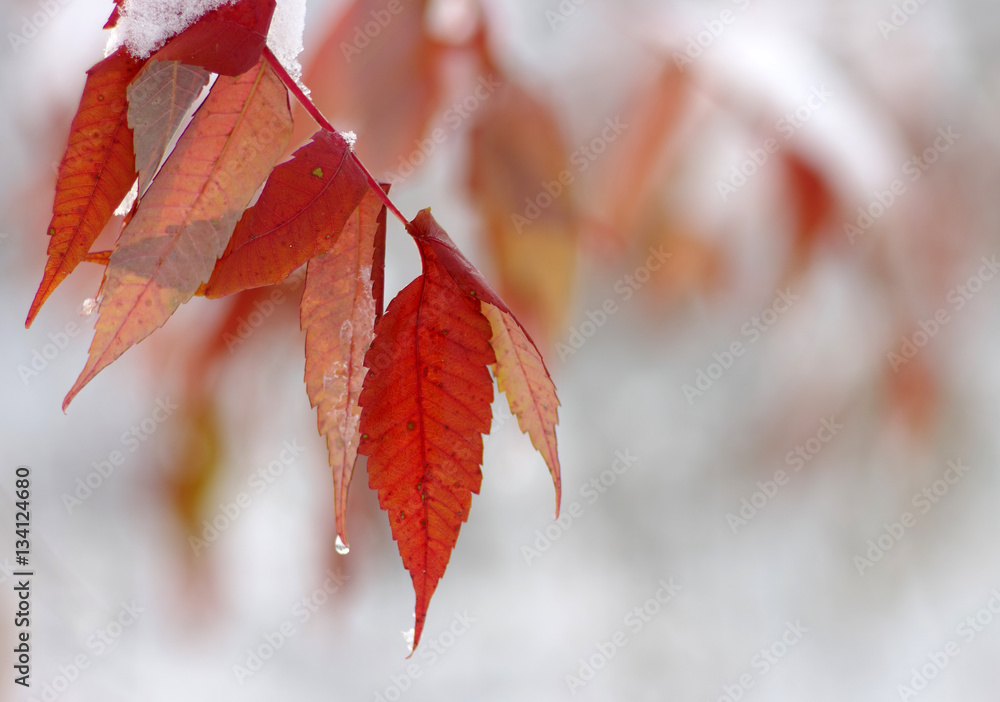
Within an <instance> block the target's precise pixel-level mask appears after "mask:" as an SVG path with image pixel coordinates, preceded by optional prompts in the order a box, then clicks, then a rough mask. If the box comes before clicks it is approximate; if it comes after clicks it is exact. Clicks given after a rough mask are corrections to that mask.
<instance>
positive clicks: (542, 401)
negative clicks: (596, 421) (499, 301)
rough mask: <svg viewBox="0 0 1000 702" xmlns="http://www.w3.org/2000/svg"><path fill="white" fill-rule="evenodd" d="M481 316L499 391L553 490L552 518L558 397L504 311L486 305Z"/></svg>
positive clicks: (534, 352) (535, 354)
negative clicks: (486, 324)
mask: <svg viewBox="0 0 1000 702" xmlns="http://www.w3.org/2000/svg"><path fill="white" fill-rule="evenodd" d="M482 310H483V314H484V315H485V316H486V318H487V319H488V320H490V326H491V327H492V328H493V338H492V339H491V340H490V345H491V346H492V347H493V351H494V352H495V353H496V357H497V362H496V364H495V365H494V366H493V374H494V375H495V376H496V378H497V386H498V387H499V388H500V392H502V393H504V394H505V395H506V396H507V404H508V405H510V411H511V413H513V414H514V416H515V417H517V424H518V426H519V427H521V431H522V432H524V433H525V434H527V435H528V436H529V437H530V438H531V445H532V446H534V447H535V449H536V450H537V451H538V452H539V453H540V454H542V458H544V459H545V464H546V465H547V466H548V467H549V473H550V474H551V475H552V483H553V485H555V488H556V519H558V518H559V505H560V503H561V501H562V478H561V477H560V475H559V452H558V449H557V447H556V424H558V423H559V398H558V397H556V386H555V385H554V384H553V383H552V379H551V378H550V377H549V372H548V370H547V369H546V368H545V362H544V361H543V360H542V356H541V354H540V353H538V349H536V348H535V345H534V344H533V343H532V342H531V339H529V338H528V337H527V335H525V333H524V330H523V329H521V326H520V325H519V324H518V323H517V321H516V320H515V319H514V318H513V317H512V316H511V315H510V314H509V313H507V312H504V311H503V310H501V309H500V308H499V307H496V306H495V305H491V304H490V303H488V302H485V301H484V302H483V303H482Z"/></svg>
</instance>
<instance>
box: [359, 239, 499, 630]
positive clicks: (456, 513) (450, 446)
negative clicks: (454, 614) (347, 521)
mask: <svg viewBox="0 0 1000 702" xmlns="http://www.w3.org/2000/svg"><path fill="white" fill-rule="evenodd" d="M418 245H419V247H420V253H421V257H422V258H423V266H424V270H423V275H421V276H420V277H419V278H417V279H416V280H414V281H413V282H412V283H410V284H409V285H408V286H406V288H404V289H403V291H402V292H400V293H399V295H398V296H397V297H396V299H394V300H393V301H392V302H391V303H390V304H389V308H388V309H387V310H386V313H385V315H384V316H383V317H382V319H381V320H380V321H379V323H378V324H377V325H376V328H375V341H374V343H373V344H372V347H371V349H370V350H369V352H368V354H367V355H366V356H365V365H366V366H367V367H368V368H370V369H371V370H370V372H369V373H368V376H367V377H366V378H365V382H364V389H363V390H362V392H361V398H360V404H361V407H362V412H361V431H362V436H361V445H360V447H359V452H360V453H361V454H364V455H367V456H368V457H369V458H368V478H369V485H370V486H371V487H372V488H373V489H377V490H378V496H379V504H380V505H381V506H382V509H384V510H386V511H387V512H388V514H389V523H390V526H391V528H392V535H393V538H394V539H395V540H396V542H397V545H398V547H399V553H400V555H401V556H402V558H403V564H404V565H405V566H406V569H407V570H408V571H409V572H410V577H411V578H412V580H413V587H414V590H415V593H416V608H415V612H414V617H415V619H416V623H415V626H414V637H413V647H414V650H415V649H416V646H417V644H418V643H419V642H420V635H421V632H422V631H423V628H424V621H425V619H426V617H427V607H428V604H429V602H430V599H431V595H433V593H434V590H435V588H436V587H437V584H438V582H439V581H440V579H441V576H442V575H444V571H445V568H446V566H447V565H448V560H449V559H450V557H451V551H452V549H453V548H454V546H455V543H456V541H457V539H458V532H459V529H460V528H461V525H462V522H464V521H465V520H466V519H467V518H468V516H469V508H470V507H471V505H472V493H478V492H479V488H480V485H481V483H482V472H481V470H480V464H481V463H482V458H483V437H482V435H483V434H484V433H486V432H489V430H490V421H491V419H492V411H491V408H490V404H491V402H492V400H493V382H492V380H491V379H490V374H489V370H488V369H487V366H488V365H489V364H491V363H493V362H494V361H495V360H496V357H495V356H494V354H493V351H492V349H491V348H490V345H489V339H490V325H489V322H488V321H487V320H486V318H485V317H483V315H482V313H481V312H480V310H479V303H478V301H476V300H475V299H474V298H472V297H471V296H470V295H467V294H463V291H462V290H461V289H460V288H459V287H458V286H457V285H456V284H455V281H454V280H453V279H452V277H451V276H450V275H449V274H448V272H447V271H446V270H445V269H444V267H443V266H442V264H441V262H439V261H438V259H437V256H436V255H435V253H434V250H433V249H432V248H431V247H430V246H428V245H427V244H426V243H421V242H419V241H418Z"/></svg>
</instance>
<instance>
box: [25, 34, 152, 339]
mask: <svg viewBox="0 0 1000 702" xmlns="http://www.w3.org/2000/svg"><path fill="white" fill-rule="evenodd" d="M141 68H142V62H141V61H136V60H135V59H133V58H132V57H131V56H129V55H128V53H127V52H126V51H125V49H119V50H118V51H117V52H115V53H114V54H112V55H111V56H109V57H108V58H106V59H104V60H103V61H101V62H100V63H99V64H97V65H96V66H94V67H93V68H91V69H90V70H89V71H87V83H86V85H85V87H84V89H83V98H82V99H81V100H80V108H79V110H77V113H76V117H74V118H73V126H72V127H71V128H70V135H69V146H67V147H66V154H65V155H64V156H63V159H62V163H61V164H60V165H59V180H58V183H57V184H56V199H55V205H54V206H53V208H52V223H51V224H49V236H50V237H51V239H49V247H48V255H49V260H48V262H47V263H46V264H45V274H44V275H43V277H42V283H41V285H40V286H39V287H38V292H37V293H36V294H35V299H34V300H33V301H32V303H31V309H30V310H29V311H28V319H27V321H26V323H25V326H31V323H32V321H34V319H35V316H36V315H37V314H38V310H39V309H40V308H41V306H42V304H43V303H44V302H45V300H46V299H48V297H49V295H51V294H52V291H53V290H55V289H56V287H57V286H58V285H59V284H60V283H61V282H62V281H63V280H65V279H66V277H67V276H68V275H69V274H70V273H72V272H73V269H74V268H76V267H77V265H79V263H80V262H81V261H82V260H83V259H84V256H86V255H87V252H88V251H89V250H90V246H91V245H92V244H93V243H94V241H95V240H96V239H97V237H98V236H99V235H100V233H101V230H102V229H104V226H105V225H106V224H107V223H108V221H110V219H111V215H112V213H113V212H114V210H115V208H116V207H118V205H119V203H121V201H122V200H123V199H124V198H125V196H126V195H127V194H128V191H129V190H130V189H131V187H132V183H133V182H135V156H134V154H133V151H132V130H131V129H129V127H128V123H127V121H126V111H127V108H128V106H127V103H126V93H125V91H126V86H128V84H129V81H131V80H132V79H133V78H134V77H135V75H136V74H137V73H138V72H139V69H141Z"/></svg>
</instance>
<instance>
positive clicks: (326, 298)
mask: <svg viewBox="0 0 1000 702" xmlns="http://www.w3.org/2000/svg"><path fill="white" fill-rule="evenodd" d="M385 216H386V210H385V205H384V204H383V203H382V200H381V199H380V198H379V197H378V195H376V194H375V191H373V190H369V191H368V194H367V195H365V198H364V199H363V200H362V201H361V204H360V205H358V208H357V209H356V210H355V211H354V214H352V215H351V218H350V219H349V220H348V221H347V225H346V226H345V227H344V231H343V232H342V233H341V235H340V237H339V238H338V239H337V244H336V246H334V247H333V249H332V250H331V251H330V252H329V253H327V254H322V255H319V256H317V257H315V258H313V259H312V260H310V261H309V265H308V268H307V273H306V286H305V291H304V292H303V294H302V306H301V323H302V329H303V330H304V331H305V332H306V373H305V379H306V391H307V392H308V393H309V401H310V402H311V403H312V406H313V407H316V408H317V415H318V426H319V433H320V434H322V435H323V436H325V437H326V445H327V450H328V452H329V454H330V467H331V468H332V469H333V488H334V496H335V501H334V513H335V514H336V517H337V533H338V534H339V535H340V538H341V539H342V540H343V542H344V543H345V544H347V491H348V488H349V486H350V483H351V476H352V474H353V473H354V462H355V459H356V458H357V455H358V441H359V439H360V436H361V432H360V430H359V429H358V422H359V420H360V417H361V408H360V407H359V406H358V396H359V395H360V394H361V388H362V382H363V381H364V379H365V374H366V373H367V372H368V370H367V369H366V368H365V367H364V364H363V360H364V354H365V351H367V350H368V347H369V346H370V345H371V342H372V338H373V336H374V334H373V327H374V326H375V316H376V313H377V310H376V302H375V297H374V295H373V290H372V286H373V278H374V271H375V266H374V264H373V258H374V255H375V242H376V239H378V238H382V240H383V241H384V240H385Z"/></svg>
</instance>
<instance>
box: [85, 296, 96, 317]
mask: <svg viewBox="0 0 1000 702" xmlns="http://www.w3.org/2000/svg"><path fill="white" fill-rule="evenodd" d="M100 304H101V298H99V297H98V298H93V297H88V298H87V299H86V300H84V301H83V304H81V305H80V316H81V317H89V316H90V315H92V314H94V312H96V311H97V308H98V307H99V306H100Z"/></svg>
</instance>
